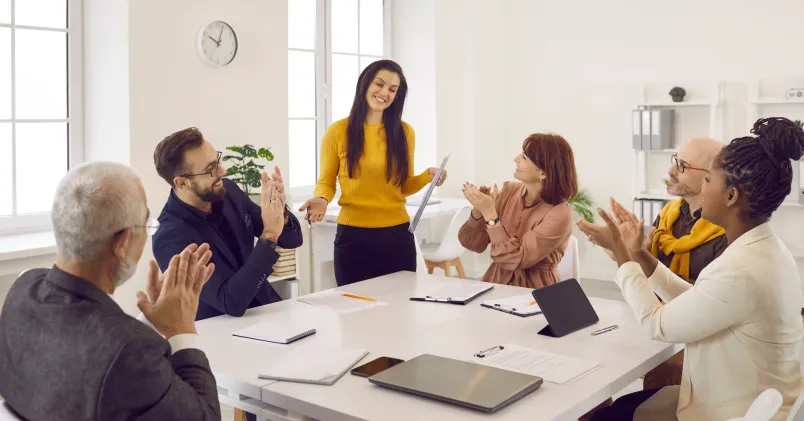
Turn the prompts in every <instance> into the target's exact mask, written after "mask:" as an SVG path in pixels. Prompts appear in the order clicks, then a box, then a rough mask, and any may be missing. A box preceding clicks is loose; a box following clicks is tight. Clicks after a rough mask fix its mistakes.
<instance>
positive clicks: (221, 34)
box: [217, 24, 224, 47]
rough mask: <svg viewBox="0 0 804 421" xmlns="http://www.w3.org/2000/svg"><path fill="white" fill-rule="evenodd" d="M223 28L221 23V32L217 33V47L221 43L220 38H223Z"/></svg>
mask: <svg viewBox="0 0 804 421" xmlns="http://www.w3.org/2000/svg"><path fill="white" fill-rule="evenodd" d="M223 28H224V26H223V24H221V33H220V34H218V41H217V42H218V46H219V47H220V45H221V38H223Z"/></svg>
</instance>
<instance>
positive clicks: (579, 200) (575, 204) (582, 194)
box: [567, 190, 595, 224]
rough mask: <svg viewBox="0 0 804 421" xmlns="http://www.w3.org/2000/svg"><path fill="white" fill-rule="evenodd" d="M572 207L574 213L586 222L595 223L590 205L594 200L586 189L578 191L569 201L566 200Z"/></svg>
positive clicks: (592, 204)
mask: <svg viewBox="0 0 804 421" xmlns="http://www.w3.org/2000/svg"><path fill="white" fill-rule="evenodd" d="M567 203H569V205H570V206H572V209H573V210H574V211H575V214H576V215H578V216H580V217H581V218H583V219H584V220H585V221H586V222H589V223H590V224H593V223H595V214H594V212H592V207H593V206H594V205H595V202H594V201H593V200H592V198H591V197H590V196H589V193H587V192H586V190H580V191H578V193H577V194H576V195H575V196H574V197H573V198H572V199H570V200H569V201H567Z"/></svg>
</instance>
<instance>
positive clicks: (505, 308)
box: [480, 293, 542, 317]
mask: <svg viewBox="0 0 804 421" xmlns="http://www.w3.org/2000/svg"><path fill="white" fill-rule="evenodd" d="M531 303H533V304H531ZM480 305H481V306H483V307H487V308H490V309H492V310H497V311H502V312H503V313H508V314H513V315H515V316H519V317H529V316H535V315H537V314H542V309H541V308H539V305H538V304H536V303H535V301H534V299H533V295H531V294H530V293H527V294H521V295H515V296H513V297H508V298H503V299H502V300H485V301H483V303H481V304H480Z"/></svg>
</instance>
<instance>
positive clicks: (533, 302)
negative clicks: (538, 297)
mask: <svg viewBox="0 0 804 421" xmlns="http://www.w3.org/2000/svg"><path fill="white" fill-rule="evenodd" d="M534 304H536V301H531V302H529V303H528V305H529V306H532V305H534Z"/></svg>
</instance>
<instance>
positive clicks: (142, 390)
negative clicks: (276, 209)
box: [0, 162, 221, 421]
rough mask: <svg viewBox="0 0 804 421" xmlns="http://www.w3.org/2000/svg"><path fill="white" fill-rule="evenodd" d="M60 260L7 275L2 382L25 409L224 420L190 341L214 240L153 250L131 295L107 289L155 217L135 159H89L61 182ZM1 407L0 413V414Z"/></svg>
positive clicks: (137, 252)
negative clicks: (133, 299)
mask: <svg viewBox="0 0 804 421" xmlns="http://www.w3.org/2000/svg"><path fill="white" fill-rule="evenodd" d="M51 218H52V220H53V234H54V236H55V239H56V250H57V251H56V263H55V265H54V266H53V267H52V268H50V269H32V270H28V271H26V272H24V273H23V274H22V275H20V277H19V279H17V281H16V282H14V285H13V286H12V287H11V290H10V291H9V293H8V297H7V298H6V301H5V305H4V306H3V312H2V315H0V394H2V395H3V397H4V398H5V399H6V405H7V406H8V407H9V408H11V410H12V411H14V413H15V414H17V415H18V416H19V417H20V418H21V419H26V420H54V421H67V420H69V421H74V420H174V419H178V418H181V419H184V420H208V421H211V420H220V419H221V413H220V404H219V403H218V392H217V387H216V385H215V377H214V376H213V375H212V372H211V371H210V368H209V362H208V361H207V358H206V356H205V355H204V352H203V351H201V350H200V349H198V346H197V345H196V341H197V336H196V330H195V314H196V309H197V307H198V296H199V294H200V293H201V289H202V288H203V285H204V282H206V281H207V279H209V277H210V275H211V274H212V272H213V271H214V265H211V264H210V265H207V262H208V261H209V259H210V258H211V252H210V251H209V246H208V245H206V244H202V245H200V246H198V245H195V244H191V245H188V246H187V247H186V248H185V249H184V250H180V254H179V255H178V256H171V261H170V264H169V265H168V269H167V271H166V272H165V273H164V274H163V275H162V276H160V275H159V273H158V270H157V268H156V263H154V262H153V261H152V262H151V266H150V269H151V270H150V273H149V276H148V282H147V289H146V291H147V292H148V294H147V295H146V294H145V293H143V292H139V293H138V294H137V306H138V307H139V308H140V310H141V311H142V314H143V315H144V316H145V318H146V319H147V321H148V322H150V327H149V326H148V325H146V324H144V323H141V322H140V321H137V320H136V319H134V318H133V317H131V316H129V315H127V314H126V313H125V312H123V310H122V309H121V308H120V307H119V306H118V305H117V303H115V301H114V300H113V299H112V297H111V294H112V293H114V291H115V289H116V288H117V287H119V286H120V285H122V284H123V283H124V282H126V280H128V279H129V278H131V276H132V275H133V274H134V271H135V269H136V267H137V262H138V261H139V259H140V257H141V256H142V250H143V248H144V247H145V243H146V242H147V241H148V231H150V230H152V229H154V228H156V222H155V221H152V220H149V214H148V207H147V203H146V197H145V191H144V190H143V188H142V183H141V182H140V179H139V177H138V176H137V175H136V174H135V173H134V171H132V170H131V169H130V168H128V167H126V166H124V165H121V164H115V163H107V162H93V163H88V164H84V165H81V166H78V167H75V168H73V169H72V170H70V172H68V173H67V175H66V176H65V177H64V178H63V179H62V181H61V182H60V183H59V186H58V188H57V189H56V194H55V197H54V201H53V208H52V212H51ZM0 418H1V416H0Z"/></svg>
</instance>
